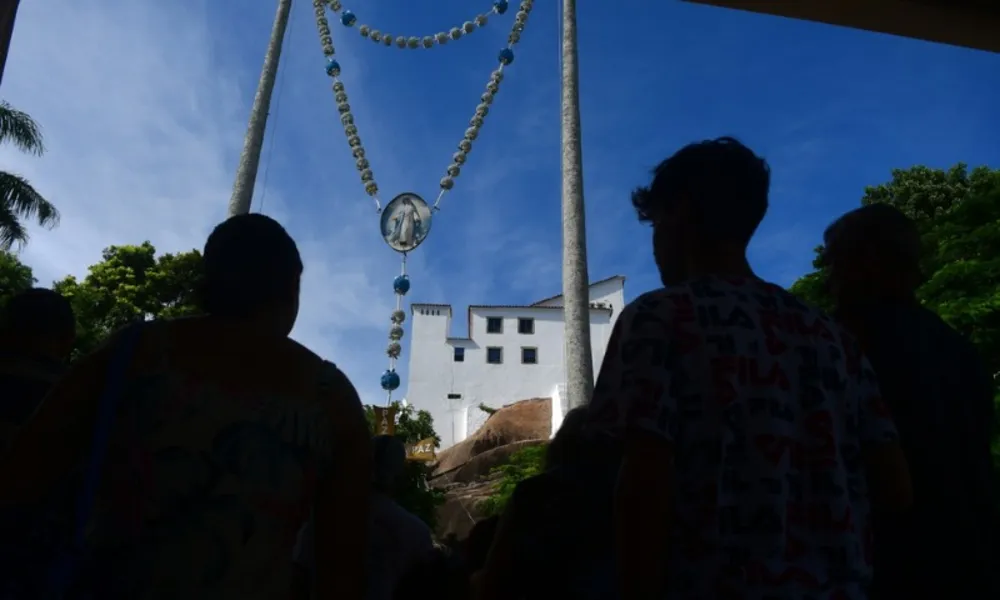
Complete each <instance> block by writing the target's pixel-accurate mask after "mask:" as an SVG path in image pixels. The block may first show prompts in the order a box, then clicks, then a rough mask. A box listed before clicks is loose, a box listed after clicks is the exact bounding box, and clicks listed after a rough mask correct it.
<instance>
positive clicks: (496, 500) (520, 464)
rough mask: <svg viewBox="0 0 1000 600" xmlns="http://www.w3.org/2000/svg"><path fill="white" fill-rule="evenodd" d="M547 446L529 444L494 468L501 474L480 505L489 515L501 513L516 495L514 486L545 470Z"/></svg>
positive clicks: (496, 472)
mask: <svg viewBox="0 0 1000 600" xmlns="http://www.w3.org/2000/svg"><path fill="white" fill-rule="evenodd" d="M545 449H546V446H544V445H541V446H528V447H527V448H522V449H520V450H518V451H517V452H515V453H513V454H511V455H510V460H509V461H508V462H507V464H503V465H500V466H498V467H494V468H493V473H494V474H498V475H500V480H499V481H498V482H497V486H496V489H495V490H494V491H493V494H491V495H490V497H488V498H487V499H486V500H484V501H483V504H482V505H481V506H480V508H481V509H482V511H483V512H484V513H485V514H486V515H487V516H493V515H499V514H500V513H502V512H503V509H504V508H505V507H506V506H507V503H508V502H509V501H510V497H511V496H513V495H514V488H516V487H517V484H519V483H521V482H522V481H524V480H525V479H527V478H529V477H534V476H535V475H538V474H539V473H541V472H542V471H544V470H545Z"/></svg>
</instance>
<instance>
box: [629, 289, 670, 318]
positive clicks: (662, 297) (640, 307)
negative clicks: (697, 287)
mask: <svg viewBox="0 0 1000 600" xmlns="http://www.w3.org/2000/svg"><path fill="white" fill-rule="evenodd" d="M683 295H684V288H683V287H682V286H678V287H671V288H659V289H655V290H651V291H649V292H646V293H644V294H641V295H639V296H637V297H636V298H635V299H633V300H632V301H631V302H629V303H628V304H626V305H625V308H624V309H622V314H621V316H619V319H625V320H628V319H632V318H635V317H637V316H640V315H655V314H663V313H669V312H670V310H671V308H673V306H674V305H675V303H676V300H677V299H678V298H680V297H683Z"/></svg>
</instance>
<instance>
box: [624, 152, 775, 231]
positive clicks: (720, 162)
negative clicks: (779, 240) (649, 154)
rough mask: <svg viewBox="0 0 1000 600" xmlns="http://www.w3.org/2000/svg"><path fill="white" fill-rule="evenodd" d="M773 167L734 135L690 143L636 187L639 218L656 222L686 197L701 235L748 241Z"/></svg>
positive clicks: (759, 218)
mask: <svg viewBox="0 0 1000 600" xmlns="http://www.w3.org/2000/svg"><path fill="white" fill-rule="evenodd" d="M770 186H771V169H770V167H769V166H768V164H767V161H765V160H764V159H763V158H761V157H759V156H757V155H756V154H754V153H753V151H752V150H750V149H749V148H747V147H746V146H745V145H743V144H742V143H740V142H739V141H738V140H736V139H735V138H732V137H720V138H717V139H714V140H705V141H702V142H696V143H693V144H689V145H687V146H685V147H683V148H681V149H680V150H678V151H677V152H676V153H675V154H674V155H673V156H671V157H670V158H668V159H666V160H664V161H663V162H661V163H660V164H659V165H657V166H656V168H655V169H653V181H652V183H651V184H650V185H649V186H647V187H638V188H636V189H635V190H634V191H633V192H632V206H633V207H635V212H636V214H637V215H638V217H639V221H640V222H644V223H649V222H652V223H655V222H656V221H657V220H659V219H660V218H661V217H662V216H664V215H666V214H669V213H670V212H672V211H673V210H674V208H675V207H676V205H677V203H678V202H679V201H680V200H681V198H686V199H687V201H688V202H689V203H690V206H691V209H692V211H693V216H694V220H695V222H694V223H691V225H692V226H693V227H696V228H697V230H698V233H700V234H701V235H702V237H705V238H708V239H710V240H712V241H716V242H736V243H741V244H747V243H749V242H750V238H751V237H753V234H754V232H755V231H756V230H757V227H758V226H759V225H760V222H761V221H762V220H763V219H764V214H765V213H767V206H768V191H769V189H770Z"/></svg>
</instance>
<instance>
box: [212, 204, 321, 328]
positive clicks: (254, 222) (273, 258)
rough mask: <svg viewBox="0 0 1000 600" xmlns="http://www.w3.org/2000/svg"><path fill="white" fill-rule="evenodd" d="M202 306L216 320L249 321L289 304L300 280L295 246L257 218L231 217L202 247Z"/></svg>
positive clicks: (268, 221) (267, 219)
mask: <svg viewBox="0 0 1000 600" xmlns="http://www.w3.org/2000/svg"><path fill="white" fill-rule="evenodd" d="M203 261H204V270H205V278H204V281H203V282H202V290H201V302H202V308H203V309H204V310H205V312H207V313H209V314H212V315H216V316H227V317H248V316H250V315H251V314H253V313H254V312H255V311H257V310H259V309H261V308H266V307H269V306H273V305H275V304H277V303H280V302H285V301H288V300H291V296H292V295H293V294H294V293H296V292H297V289H298V282H299V279H300V278H301V276H302V257H301V256H300V255H299V249H298V247H297V246H296V245H295V240H293V239H292V236H290V235H288V232H287V231H285V228H284V227H282V226H281V225H280V224H279V223H278V222H277V221H275V220H274V219H272V218H270V217H267V216H264V215H261V214H246V215H237V216H235V217H230V218H228V219H226V220H225V221H223V222H222V223H220V224H219V225H218V226H217V227H216V228H215V230H214V231H212V234H211V235H209V236H208V241H207V242H205V251H204V258H203Z"/></svg>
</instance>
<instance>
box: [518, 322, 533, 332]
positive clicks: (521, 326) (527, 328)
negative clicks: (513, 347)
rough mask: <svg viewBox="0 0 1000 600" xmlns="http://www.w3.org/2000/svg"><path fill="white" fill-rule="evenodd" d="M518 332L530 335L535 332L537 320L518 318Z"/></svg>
mask: <svg viewBox="0 0 1000 600" xmlns="http://www.w3.org/2000/svg"><path fill="white" fill-rule="evenodd" d="M517 332H518V333H520V334H521V335H530V334H532V333H535V320H534V319H518V320H517Z"/></svg>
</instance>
